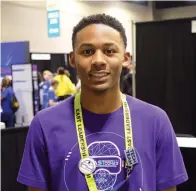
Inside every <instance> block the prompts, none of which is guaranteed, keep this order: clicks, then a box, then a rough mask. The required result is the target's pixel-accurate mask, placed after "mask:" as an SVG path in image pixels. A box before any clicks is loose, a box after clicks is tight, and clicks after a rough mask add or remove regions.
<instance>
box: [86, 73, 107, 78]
mask: <svg viewBox="0 0 196 191" xmlns="http://www.w3.org/2000/svg"><path fill="white" fill-rule="evenodd" d="M89 75H90V76H91V77H99V78H102V77H105V76H107V75H109V72H92V73H90V74H89Z"/></svg>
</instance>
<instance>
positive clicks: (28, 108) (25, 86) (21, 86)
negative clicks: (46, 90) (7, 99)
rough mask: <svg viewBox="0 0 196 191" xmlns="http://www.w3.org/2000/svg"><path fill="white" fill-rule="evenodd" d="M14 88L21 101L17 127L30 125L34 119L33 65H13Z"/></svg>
mask: <svg viewBox="0 0 196 191" xmlns="http://www.w3.org/2000/svg"><path fill="white" fill-rule="evenodd" d="M12 79H13V90H14V92H15V95H16V97H17V99H18V102H19V105H20V107H19V109H18V111H17V112H16V123H15V126H16V127H22V126H28V125H29V124H30V122H31V120H32V119H33V116H34V115H33V84H32V65H31V64H19V65H12Z"/></svg>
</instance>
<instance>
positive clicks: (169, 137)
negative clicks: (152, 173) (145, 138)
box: [156, 112, 188, 190]
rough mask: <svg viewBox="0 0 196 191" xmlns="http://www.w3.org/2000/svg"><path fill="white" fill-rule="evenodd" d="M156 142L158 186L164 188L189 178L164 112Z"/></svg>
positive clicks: (159, 188)
mask: <svg viewBox="0 0 196 191" xmlns="http://www.w3.org/2000/svg"><path fill="white" fill-rule="evenodd" d="M161 124H162V127H161V129H160V132H159V136H158V140H157V144H156V185H157V186H156V187H157V190H164V189H167V188H170V187H173V186H176V185H178V184H181V183H183V182H185V181H187V180H188V176H187V172H186V169H185V166H184V162H183V158H182V155H181V152H180V149H179V147H178V144H177V139H176V136H175V133H174V130H173V127H172V125H171V122H170V120H169V118H168V116H167V115H166V113H165V112H164V115H163V116H162V119H161Z"/></svg>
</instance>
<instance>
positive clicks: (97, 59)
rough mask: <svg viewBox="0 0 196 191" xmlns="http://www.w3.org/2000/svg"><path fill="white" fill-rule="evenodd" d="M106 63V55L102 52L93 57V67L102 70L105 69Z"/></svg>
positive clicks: (99, 51)
mask: <svg viewBox="0 0 196 191" xmlns="http://www.w3.org/2000/svg"><path fill="white" fill-rule="evenodd" d="M106 63H107V62H106V60H105V56H104V53H103V52H102V51H101V50H97V51H96V52H95V53H94V54H93V56H92V62H91V64H92V66H93V67H96V68H97V69H100V70H102V69H105V67H106Z"/></svg>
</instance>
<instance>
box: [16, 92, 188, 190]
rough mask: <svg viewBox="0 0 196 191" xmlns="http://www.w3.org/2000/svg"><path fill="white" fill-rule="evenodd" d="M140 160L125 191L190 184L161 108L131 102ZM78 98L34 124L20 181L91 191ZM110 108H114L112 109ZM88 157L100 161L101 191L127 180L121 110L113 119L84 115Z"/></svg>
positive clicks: (40, 116) (39, 116) (97, 176)
mask: <svg viewBox="0 0 196 191" xmlns="http://www.w3.org/2000/svg"><path fill="white" fill-rule="evenodd" d="M127 101H128V104H129V107H130V111H131V118H132V127H133V141H134V147H135V150H136V155H137V158H138V163H137V164H136V165H135V166H134V168H133V171H132V173H131V176H130V178H129V181H128V182H127V183H126V184H124V186H123V187H122V188H121V190H123V191H133V190H134V191H156V190H163V189H165V188H170V187H173V186H175V185H177V184H180V183H182V182H184V181H186V180H187V179H188V177H187V173H186V170H185V167H184V163H183V159H182V156H181V153H180V149H179V147H178V145H177V141H176V137H175V134H174V131H173V128H172V125H171V123H170V121H169V119H168V117H167V115H166V113H165V112H164V111H163V110H161V109H160V108H158V107H156V106H153V105H150V104H147V103H145V102H143V101H140V100H138V99H136V98H133V97H130V96H127ZM73 104H74V97H71V98H68V99H67V100H65V101H63V102H62V103H59V104H57V105H56V106H54V107H51V108H48V109H45V110H43V111H41V112H39V113H38V114H37V115H36V116H35V117H34V119H33V121H32V123H31V125H30V128H29V132H28V136H27V141H26V146H25V151H24V156H23V160H22V164H21V168H20V172H19V174H18V178H17V180H18V181H19V182H20V183H23V184H25V185H28V186H32V187H35V188H40V189H46V190H51V191H79V190H82V191H85V190H86V191H87V190H88V187H87V183H86V180H85V177H84V175H83V174H82V173H81V172H80V171H79V169H78V163H79V161H80V159H81V158H80V152H79V148H78V140H77V134H76V127H75V121H74V105H73ZM111 104H112V103H111ZM83 118H84V125H85V133H86V140H87V145H88V150H89V155H90V156H92V157H93V159H94V160H95V161H96V165H97V166H96V170H95V171H94V179H95V182H96V185H97V188H98V190H101V191H112V189H113V188H114V187H115V186H116V185H117V184H118V183H119V182H121V181H123V180H124V179H125V176H126V173H125V172H126V171H125V168H124V167H123V166H124V165H123V161H124V159H125V156H124V150H125V139H124V118H123V108H122V107H121V108H119V109H118V110H117V111H115V112H113V113H110V114H94V113H92V112H89V111H87V110H85V109H83Z"/></svg>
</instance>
